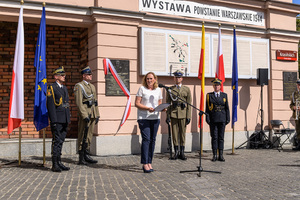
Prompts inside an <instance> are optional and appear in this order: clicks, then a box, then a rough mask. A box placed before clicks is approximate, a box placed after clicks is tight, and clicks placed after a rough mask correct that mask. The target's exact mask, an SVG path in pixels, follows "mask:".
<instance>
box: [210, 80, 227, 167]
mask: <svg viewBox="0 0 300 200" xmlns="http://www.w3.org/2000/svg"><path fill="white" fill-rule="evenodd" d="M212 83H213V87H214V92H210V93H208V94H207V95H206V109H205V112H206V113H207V114H208V115H206V122H207V123H208V124H209V128H210V136H211V146H212V151H213V158H212V161H213V162H215V161H216V160H217V150H218V149H219V159H218V160H219V161H223V162H224V161H225V159H224V157H223V149H224V131H225V126H226V125H227V124H228V123H229V122H230V113H229V106H228V100H227V94H226V93H224V92H221V91H220V89H221V83H222V81H221V80H220V79H218V78H215V79H214V80H213V81H212Z"/></svg>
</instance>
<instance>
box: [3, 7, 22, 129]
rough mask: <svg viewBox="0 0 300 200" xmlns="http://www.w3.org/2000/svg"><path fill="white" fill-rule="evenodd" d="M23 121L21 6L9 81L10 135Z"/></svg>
mask: <svg viewBox="0 0 300 200" xmlns="http://www.w3.org/2000/svg"><path fill="white" fill-rule="evenodd" d="M23 119H24V25H23V5H21V8H20V15H19V22H18V32H17V41H16V48H15V58H14V67H13V73H12V81H11V91H10V102H9V114H8V127H7V133H8V134H10V133H11V132H12V131H13V130H14V129H15V128H18V127H20V126H21V121H22V120H23Z"/></svg>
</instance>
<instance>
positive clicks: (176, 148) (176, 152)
mask: <svg viewBox="0 0 300 200" xmlns="http://www.w3.org/2000/svg"><path fill="white" fill-rule="evenodd" d="M174 151H175V153H174V156H173V157H172V158H171V160H177V159H178V157H179V151H178V146H174Z"/></svg>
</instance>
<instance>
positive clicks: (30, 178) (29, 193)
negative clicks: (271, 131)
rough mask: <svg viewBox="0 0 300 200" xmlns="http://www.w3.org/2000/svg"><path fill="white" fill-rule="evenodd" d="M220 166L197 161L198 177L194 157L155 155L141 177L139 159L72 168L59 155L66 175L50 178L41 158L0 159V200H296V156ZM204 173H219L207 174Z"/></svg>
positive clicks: (255, 155)
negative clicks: (182, 157)
mask: <svg viewBox="0 0 300 200" xmlns="http://www.w3.org/2000/svg"><path fill="white" fill-rule="evenodd" d="M227 153H231V151H225V159H226V162H224V163H223V162H219V161H217V162H215V163H214V162H211V161H210V159H211V157H212V154H211V152H204V153H203V156H202V162H201V163H202V167H203V170H204V171H203V172H202V173H201V177H198V176H197V174H198V172H186V173H180V171H189V170H197V168H196V167H197V166H198V165H199V156H198V153H196V152H192V153H187V157H188V160H187V161H181V160H177V161H171V160H168V157H169V154H156V155H155V157H154V161H153V168H154V170H155V171H154V172H152V173H151V174H144V173H143V172H142V169H141V164H139V160H140V156H139V155H129V156H111V157H94V158H95V159H97V160H98V164H94V165H89V166H79V165H77V164H76V163H77V161H78V158H77V156H65V155H63V162H64V163H65V164H66V165H67V166H69V167H70V168H71V170H70V171H68V172H62V173H53V172H52V171H51V170H50V167H51V161H50V158H49V157H47V160H46V165H45V167H42V166H39V164H41V163H42V158H41V157H25V158H23V159H22V164H21V166H20V167H19V166H17V163H9V161H13V159H12V158H2V159H1V158H0V188H1V189H0V199H1V200H2V199H5V200H7V199H13V200H14V199H22V200H23V199H30V200H31V199H39V200H40V199H41V200H42V199H47V200H52V199H63V200H65V199H70V200H74V199H79V200H81V199H91V200H94V199H100V200H102V199H113V200H115V199H218V200H219V199H222V200H225V199H228V200H231V199H245V200H246V199H247V200H248V199H253V200H255V199H278V200H279V199H280V200H282V199H300V183H299V181H300V173H299V172H300V152H294V151H291V150H284V151H283V152H278V151H277V150H275V149H239V150H235V153H237V154H238V155H226V154H227ZM205 171H214V172H221V173H220V174H219V173H212V172H205Z"/></svg>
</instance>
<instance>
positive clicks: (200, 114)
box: [161, 85, 221, 177]
mask: <svg viewBox="0 0 300 200" xmlns="http://www.w3.org/2000/svg"><path fill="white" fill-rule="evenodd" d="M161 87H163V88H165V89H166V91H167V93H169V95H176V98H177V99H180V100H181V101H182V102H184V103H186V104H187V105H189V106H191V107H192V108H194V109H196V110H197V111H199V114H198V115H199V117H200V123H202V121H201V120H202V119H201V118H202V115H203V114H204V115H206V116H208V114H207V113H205V112H203V111H202V110H200V109H198V108H196V107H195V106H193V105H192V104H190V103H188V102H187V101H185V100H184V99H182V98H181V97H180V96H179V93H178V92H177V91H175V90H173V89H172V88H170V87H167V86H162V85H161ZM172 91H173V92H174V93H176V94H174V93H173V94H172ZM200 134H201V133H200ZM199 138H200V152H199V166H197V170H188V171H180V173H185V172H198V177H201V172H212V173H217V174H220V173H221V172H217V171H207V170H203V168H202V166H201V164H202V163H201V160H202V156H201V149H202V142H201V135H199Z"/></svg>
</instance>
